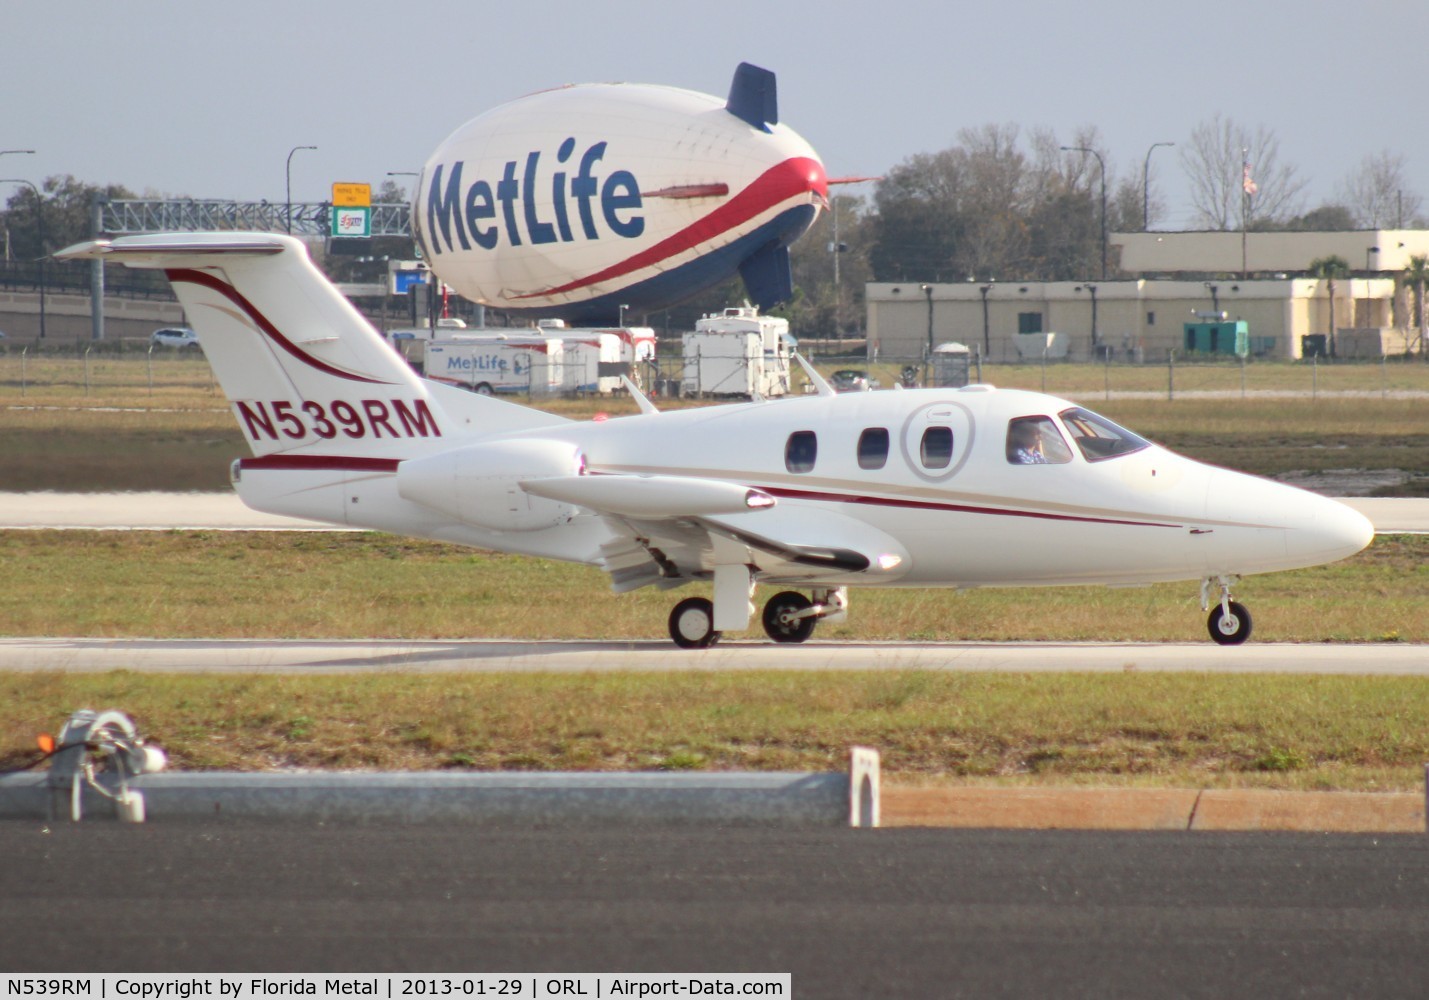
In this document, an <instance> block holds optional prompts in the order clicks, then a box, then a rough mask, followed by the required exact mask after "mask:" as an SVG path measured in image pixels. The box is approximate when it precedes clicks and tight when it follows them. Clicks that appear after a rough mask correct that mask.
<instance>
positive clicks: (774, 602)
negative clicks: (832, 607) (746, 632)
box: [764, 590, 818, 642]
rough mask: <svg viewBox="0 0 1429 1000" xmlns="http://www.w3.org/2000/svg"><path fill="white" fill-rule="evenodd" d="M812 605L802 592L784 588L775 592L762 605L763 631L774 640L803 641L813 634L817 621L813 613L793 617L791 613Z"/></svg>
mask: <svg viewBox="0 0 1429 1000" xmlns="http://www.w3.org/2000/svg"><path fill="white" fill-rule="evenodd" d="M813 606H814V602H813V601H811V600H809V599H808V598H807V597H805V596H804V595H803V594H800V593H798V592H797V591H793V590H786V591H784V592H783V593H782V594H775V595H774V596H773V597H771V598H769V602H768V603H767V604H765V605H764V631H765V633H766V634H767V635H768V636H769V638H771V639H773V640H774V641H775V642H803V641H804V640H806V639H808V638H809V636H811V635H813V634H814V625H815V623H816V622H817V621H818V619H817V618H815V617H814V616H813V615H809V616H808V617H805V618H795V617H793V615H795V614H797V613H798V612H800V611H804V610H807V609H808V608H811V607H813Z"/></svg>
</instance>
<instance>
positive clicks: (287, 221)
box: [283, 146, 318, 236]
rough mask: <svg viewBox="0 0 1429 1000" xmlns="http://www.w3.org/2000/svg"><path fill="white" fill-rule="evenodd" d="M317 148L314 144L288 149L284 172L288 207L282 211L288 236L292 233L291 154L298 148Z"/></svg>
mask: <svg viewBox="0 0 1429 1000" xmlns="http://www.w3.org/2000/svg"><path fill="white" fill-rule="evenodd" d="M317 148H318V147H316V146H294V147H293V148H292V149H290V150H288V167H287V173H286V176H287V182H288V183H287V189H286V190H287V194H288V208H287V211H285V212H284V213H283V220H284V224H285V225H286V226H287V227H288V235H289V236H291V235H292V234H293V154H294V153H296V152H297V151H298V150H300V149H317Z"/></svg>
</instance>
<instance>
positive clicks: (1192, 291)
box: [866, 230, 1429, 362]
mask: <svg viewBox="0 0 1429 1000" xmlns="http://www.w3.org/2000/svg"><path fill="white" fill-rule="evenodd" d="M1110 242H1111V243H1113V244H1114V245H1116V246H1117V247H1118V248H1119V250H1120V253H1121V266H1122V269H1123V272H1124V273H1126V272H1135V273H1140V274H1143V275H1157V277H1155V278H1151V277H1141V278H1136V279H1132V280H1117V281H1083V282H1073V281H1064V282H1030V281H1029V282H997V281H986V282H977V281H968V282H957V283H948V284H931V285H930V284H922V283H919V282H906V281H905V282H883V283H872V284H869V285H868V286H867V287H866V300H867V307H868V340H869V349H870V350H876V351H877V352H878V353H879V355H880V356H882V357H885V358H895V357H909V358H912V357H921V356H922V355H923V353H924V352H925V351H926V350H927V349H928V346H929V343H930V341H931V343H933V344H940V343H944V342H947V341H957V342H960V343H963V344H966V345H967V346H968V347H969V348H970V349H972V350H974V351H981V352H982V354H983V356H984V357H987V358H990V359H991V360H993V361H1015V360H1018V359H1031V358H1040V356H1041V352H1042V350H1043V349H1044V348H1045V349H1046V350H1047V352H1048V356H1049V357H1067V358H1069V359H1072V360H1087V359H1089V358H1093V357H1101V356H1103V354H1104V352H1111V355H1112V357H1113V358H1114V359H1116V360H1142V361H1153V362H1162V361H1165V360H1166V358H1167V357H1168V355H1169V354H1170V353H1171V352H1172V351H1175V352H1176V355H1177V357H1186V356H1187V350H1188V346H1191V345H1188V341H1187V333H1186V328H1185V325H1186V324H1187V323H1198V322H1205V321H1209V320H1211V319H1213V318H1214V317H1217V316H1222V317H1223V318H1224V320H1225V321H1227V322H1230V323H1236V322H1238V321H1243V322H1244V323H1245V324H1246V326H1245V333H1246V338H1245V339H1246V346H1247V347H1248V349H1249V351H1250V353H1251V354H1252V355H1255V356H1259V357H1268V358H1280V359H1295V358H1300V357H1303V356H1305V354H1306V352H1307V350H1308V351H1309V352H1310V353H1314V351H1315V349H1316V347H1317V345H1318V346H1322V347H1325V348H1328V346H1329V342H1330V338H1331V334H1332V325H1331V310H1332V303H1331V289H1330V283H1329V282H1328V281H1324V280H1320V279H1316V278H1306V277H1301V276H1298V275H1297V272H1298V273H1299V275H1303V274H1304V272H1305V271H1307V270H1308V269H1309V267H1310V263H1311V261H1314V260H1316V259H1318V258H1322V257H1328V256H1331V255H1334V256H1338V257H1340V258H1342V259H1343V260H1344V261H1345V262H1346V263H1348V264H1349V265H1350V267H1351V268H1352V269H1353V270H1354V272H1355V277H1352V278H1345V279H1340V280H1337V281H1335V282H1334V299H1333V314H1334V321H1333V337H1334V344H1335V353H1336V355H1337V356H1338V357H1342V358H1343V357H1360V358H1367V357H1375V358H1377V357H1380V356H1382V355H1385V354H1391V355H1393V354H1402V353H1404V352H1405V350H1406V349H1413V350H1416V351H1417V350H1418V349H1419V344H1418V330H1417V329H1410V328H1409V324H1410V309H1409V296H1408V294H1407V292H1406V290H1405V289H1403V288H1401V287H1400V285H1399V283H1398V282H1397V281H1396V280H1395V277H1394V275H1396V274H1398V273H1400V272H1402V271H1403V270H1404V268H1405V267H1407V266H1408V263H1409V257H1410V256H1413V255H1418V254H1422V255H1425V256H1429V232H1425V231H1420V230H1368V231H1364V232H1351V233H1249V234H1247V236H1246V240H1245V251H1246V260H1247V264H1248V268H1249V272H1250V273H1251V275H1252V277H1251V278H1250V279H1248V280H1242V279H1241V278H1240V277H1239V274H1240V264H1241V234H1240V233H1125V234H1121V233H1119V234H1115V235H1113V236H1112V237H1111V238H1110ZM1192 274H1194V275H1196V277H1195V278H1191V277H1190V275H1192ZM1205 275H1216V277H1213V278H1206V277H1204V276H1205ZM1380 275H1383V276H1380ZM1195 343H1196V342H1195V341H1194V339H1193V341H1192V344H1195Z"/></svg>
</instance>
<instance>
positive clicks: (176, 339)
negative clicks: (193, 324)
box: [149, 326, 198, 347]
mask: <svg viewBox="0 0 1429 1000" xmlns="http://www.w3.org/2000/svg"><path fill="white" fill-rule="evenodd" d="M149 344H150V346H152V347H198V337H197V336H196V335H195V334H194V332H193V331H192V330H190V329H189V328H188V327H182V326H170V327H165V328H164V329H162V330H155V331H154V332H153V333H152V334H150V335H149Z"/></svg>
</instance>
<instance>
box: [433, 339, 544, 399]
mask: <svg viewBox="0 0 1429 1000" xmlns="http://www.w3.org/2000/svg"><path fill="white" fill-rule="evenodd" d="M544 333H545V331H538V330H533V331H531V332H530V334H521V333H517V334H506V333H489V334H481V333H468V334H458V335H456V336H454V337H450V338H448V339H445V340H429V341H426V342H425V345H424V346H425V349H424V351H423V356H422V368H423V372H424V373H425V375H426V377H427V378H429V379H433V380H435V381H437V382H446V383H447V384H449V385H457V386H461V387H462V388H463V389H470V390H471V391H473V392H478V393H481V394H482V395H486V396H490V395H493V394H495V393H516V392H524V393H528V394H530V395H532V396H541V395H549V394H551V393H559V392H561V391H562V389H563V388H564V385H563V375H564V364H563V362H564V353H565V349H564V344H563V343H562V341H561V338H559V337H547V336H544Z"/></svg>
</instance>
